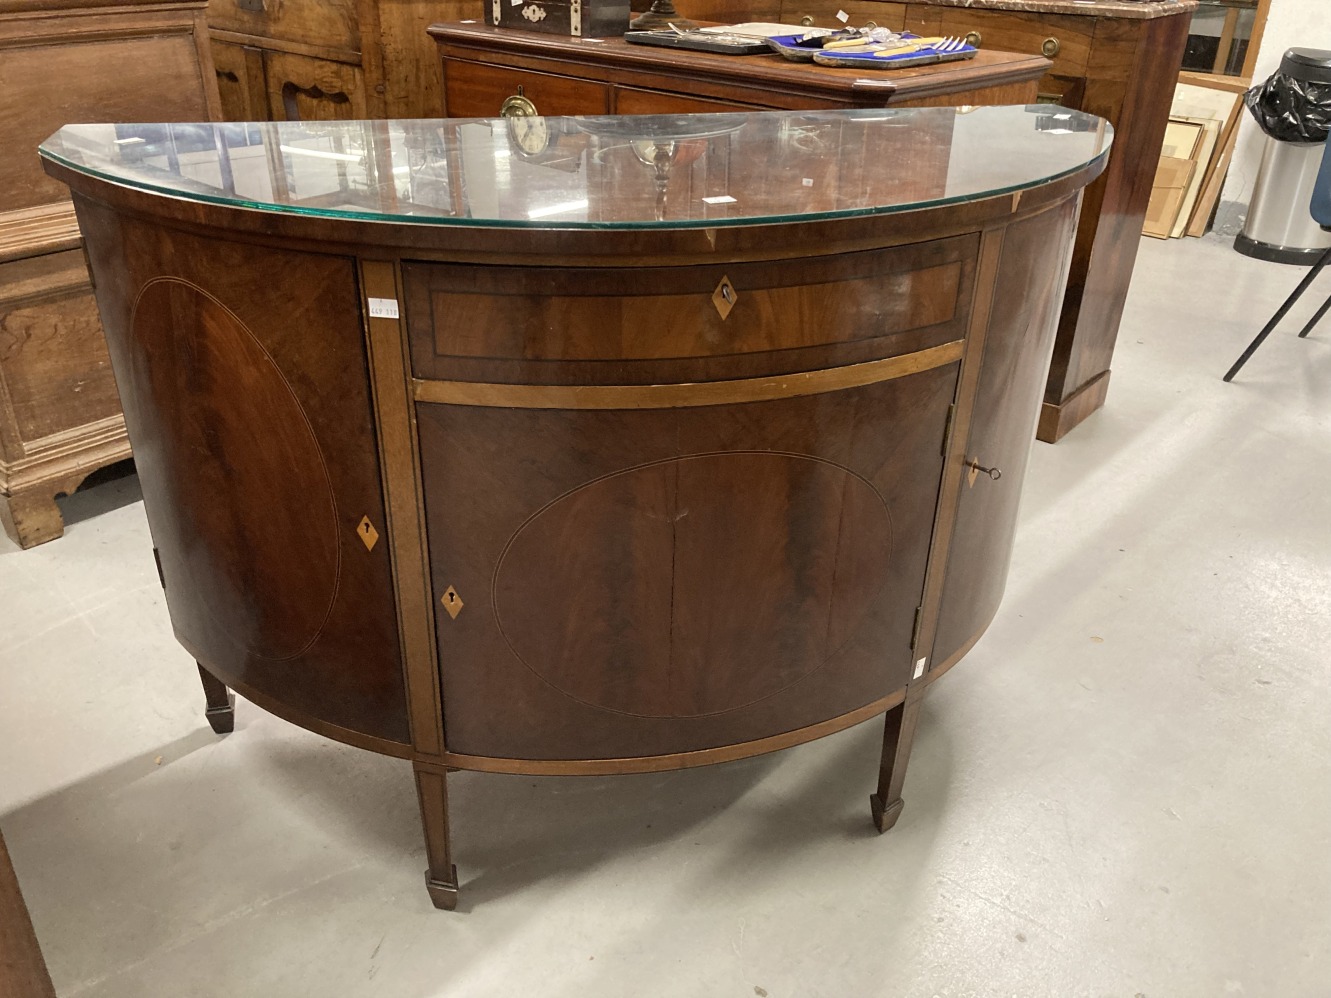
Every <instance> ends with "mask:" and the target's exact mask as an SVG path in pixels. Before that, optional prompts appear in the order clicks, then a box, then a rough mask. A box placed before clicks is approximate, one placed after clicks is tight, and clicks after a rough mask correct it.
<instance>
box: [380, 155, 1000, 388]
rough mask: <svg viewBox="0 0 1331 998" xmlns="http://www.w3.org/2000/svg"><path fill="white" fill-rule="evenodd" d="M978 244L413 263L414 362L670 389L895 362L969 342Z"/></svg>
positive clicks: (471, 375) (492, 377) (464, 371)
mask: <svg viewBox="0 0 1331 998" xmlns="http://www.w3.org/2000/svg"><path fill="white" fill-rule="evenodd" d="M637 165H638V164H635V166H637ZM640 169H641V172H642V173H643V183H644V184H645V185H647V190H648V191H650V178H649V176H648V175H647V173H646V170H645V168H640ZM975 245H976V243H975V239H974V237H967V236H963V237H957V238H954V239H949V240H946V241H942V242H935V243H930V244H927V245H922V246H902V247H894V248H892V249H884V250H873V251H868V252H863V253H849V254H844V255H841V256H834V257H825V258H819V259H814V260H808V261H801V262H799V263H789V262H784V261H782V262H769V263H733V262H732V263H731V264H729V265H727V266H726V267H724V268H722V267H715V266H699V267H650V268H642V269H637V270H633V271H630V272H627V273H626V271H625V270H623V269H622V268H619V269H613V270H601V269H593V268H585V269H584V268H569V269H560V268H514V267H474V266H453V265H446V264H429V263H409V264H405V265H404V267H403V283H404V285H405V288H406V302H407V327H408V330H409V336H410V340H411V357H412V368H413V371H414V373H415V374H416V376H418V377H421V378H427V379H435V380H443V381H473V382H482V383H485V382H505V383H523V382H527V383H534V384H598V383H612V384H613V383H618V384H663V383H669V382H691V381H709V380H725V379H728V378H742V377H750V376H753V375H755V374H761V375H769V374H783V373H789V372H795V371H802V370H810V369H813V368H816V367H819V366H823V365H839V364H854V363H860V362H863V361H867V360H875V359H879V358H882V357H891V356H896V355H898V354H900V353H907V352H910V351H913V350H917V349H923V348H926V347H931V346H938V345H940V344H943V343H948V342H951V341H954V340H959V339H962V338H963V337H964V336H965V329H966V327H965V321H966V316H967V314H968V309H969V302H970V292H969V290H968V289H969V287H970V285H971V282H972V274H973V264H972V259H973V254H974V249H975ZM722 278H727V279H728V281H729V283H730V285H731V288H732V291H731V302H732V305H733V307H732V308H730V309H728V310H727V311H728V314H724V315H723V314H722V308H721V307H719V306H718V299H717V296H718V295H719V294H720V291H719V287H720V285H721V282H722Z"/></svg>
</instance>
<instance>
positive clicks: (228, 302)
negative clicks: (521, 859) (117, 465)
mask: <svg viewBox="0 0 1331 998" xmlns="http://www.w3.org/2000/svg"><path fill="white" fill-rule="evenodd" d="M80 223H81V225H82V227H83V230H84V234H85V238H86V239H87V244H88V250H89V255H90V258H91V260H92V265H93V271H94V273H95V275H96V277H97V284H98V289H99V298H100V301H101V304H102V309H103V316H104V319H105V321H106V331H107V340H108V343H109V346H110V349H111V357H112V361H113V363H114V365H115V367H116V373H117V377H118V378H119V380H120V382H121V384H122V387H124V389H125V390H124V395H125V398H126V403H127V404H126V407H125V419H126V422H127V424H128V426H129V431H130V439H131V441H132V442H133V443H134V448H135V459H136V462H137V463H138V467H139V474H140V480H141V481H142V484H143V493H144V502H145V506H146V509H147V513H148V522H149V526H150V527H151V529H152V535H153V542H154V544H155V545H156V546H157V548H158V551H159V557H160V559H161V566H162V573H163V577H164V580H165V585H166V595H167V605H168V607H169V608H170V611H171V620H172V624H173V625H174V628H175V631H176V634H177V636H178V637H179V638H180V640H181V642H182V643H183V644H184V645H185V646H186V647H187V648H189V649H190V650H191V652H192V653H193V654H194V655H195V656H196V657H197V658H199V659H200V661H202V662H203V664H204V665H205V666H207V668H208V669H209V670H210V671H212V672H214V673H215V674H216V675H217V676H218V678H220V679H222V680H223V681H224V682H227V683H229V684H235V685H237V686H239V688H240V689H241V690H242V691H245V690H247V689H248V690H253V691H256V692H257V693H258V694H267V695H270V696H273V697H277V698H278V699H279V700H280V702H281V703H282V704H284V705H286V707H287V708H288V709H290V710H291V711H293V712H295V713H296V714H297V715H305V716H307V717H314V718H319V719H321V720H324V721H327V722H329V723H332V724H335V725H338V726H341V727H344V728H347V729H349V730H351V731H354V732H359V733H362V734H366V735H371V736H375V737H380V738H385V739H389V740H393V741H399V742H406V741H408V740H409V733H408V730H407V718H406V703H405V688H404V681H403V675H402V662H401V655H400V652H399V645H398V634H397V626H396V614H395V612H394V605H395V604H394V595H393V583H392V577H391V574H390V565H389V558H390V555H389V550H388V545H386V544H383V543H377V544H368V543H366V536H367V531H366V527H365V525H366V522H367V521H368V523H369V525H370V526H372V527H373V529H374V530H375V531H377V532H379V533H382V532H383V531H384V530H385V528H386V519H385V514H384V506H383V498H382V485H381V480H380V474H379V464H378V458H377V454H376V443H375V434H374V426H373V417H372V412H371V408H370V401H369V389H368V385H367V378H366V360H365V352H364V349H365V348H364V341H363V335H362V330H361V326H360V321H359V315H360V305H359V296H358V293H357V285H356V276H355V268H354V265H353V262H352V261H350V260H348V259H344V258H339V257H328V256H316V255H312V254H304V253H295V252H290V253H288V252H279V251H274V250H267V249H262V248H260V247H254V246H247V245H243V244H237V243H224V242H216V241H209V240H206V239H202V238H197V237H193V236H189V235H186V234H183V233H178V232H173V231H171V230H169V229H164V228H160V227H155V226H153V225H150V224H147V223H138V222H131V221H126V220H123V219H120V218H117V217H115V216H113V215H111V214H109V213H108V212H106V211H104V210H103V209H100V208H96V207H93V206H91V205H80ZM274 275H280V279H274ZM309 329H318V330H319V331H320V335H319V336H317V337H311V336H309V335H308V334H307V332H306V330H309ZM256 413H257V414H261V415H260V416H258V417H257V422H256ZM257 426H262V430H261V431H258V430H256V427H257ZM297 719H301V718H300V717H299V716H298V717H297Z"/></svg>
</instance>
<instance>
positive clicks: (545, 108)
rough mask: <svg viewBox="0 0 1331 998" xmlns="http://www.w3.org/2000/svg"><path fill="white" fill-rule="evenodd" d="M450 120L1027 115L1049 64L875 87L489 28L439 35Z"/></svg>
mask: <svg viewBox="0 0 1331 998" xmlns="http://www.w3.org/2000/svg"><path fill="white" fill-rule="evenodd" d="M430 34H431V35H433V36H434V38H435V40H436V41H437V42H438V43H439V59H440V62H441V65H442V69H443V79H444V102H443V104H442V110H443V113H444V116H445V117H450V118H462V117H485V118H493V117H497V116H498V115H499V113H500V107H501V106H502V105H503V103H504V101H505V100H506V99H507V98H508V97H513V96H519V88H521V94H520V96H524V97H526V98H527V99H528V100H530V101H531V102H532V103H533V105H534V106H535V107H536V110H537V113H539V114H543V115H577V114H682V113H693V112H708V111H756V110H769V109H791V110H814V109H819V108H824V109H832V108H843V107H883V106H885V105H888V104H891V105H900V106H908V107H909V106H916V107H918V106H924V105H930V104H953V103H968V104H1023V103H1026V102H1028V101H1033V100H1034V99H1035V90H1036V88H1035V85H1034V84H1035V81H1036V80H1037V79H1039V78H1040V77H1041V76H1042V75H1043V74H1044V72H1045V70H1046V69H1047V68H1048V65H1049V63H1048V61H1047V60H1045V59H1044V58H1042V57H1041V56H1038V55H1036V56H1030V55H1016V54H1012V53H1007V52H983V53H981V54H980V55H979V56H977V57H976V58H975V59H974V60H971V61H967V62H964V63H946V64H943V65H936V66H923V67H918V68H915V69H907V70H903V71H900V72H897V73H891V74H883V75H880V76H875V77H872V78H868V77H866V76H865V75H864V74H863V73H862V72H859V71H857V70H849V69H829V68H827V67H824V66H815V65H812V64H807V63H798V64H797V63H792V62H787V61H786V60H785V59H782V58H781V57H780V56H778V55H776V54H773V55H771V56H761V55H758V56H746V57H745V58H743V59H737V58H735V57H734V56H726V55H713V54H710V53H707V52H686V51H675V50H665V49H658V48H655V47H648V46H645V45H630V44H628V43H627V42H625V41H624V40H623V39H622V38H608V39H605V40H604V41H601V42H598V43H596V44H595V45H588V44H585V43H583V42H582V40H581V39H577V38H562V37H559V36H556V35H545V34H536V33H534V32H530V33H529V32H521V31H511V30H506V29H497V28H491V27H488V26H486V25H483V24H434V25H431V26H430Z"/></svg>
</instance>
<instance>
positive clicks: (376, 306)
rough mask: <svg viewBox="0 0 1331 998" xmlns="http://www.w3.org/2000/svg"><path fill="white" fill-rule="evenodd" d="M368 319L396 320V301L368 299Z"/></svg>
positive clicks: (392, 299)
mask: <svg viewBox="0 0 1331 998" xmlns="http://www.w3.org/2000/svg"><path fill="white" fill-rule="evenodd" d="M370 318H371V319H396V318H397V299H396V298H371V299H370Z"/></svg>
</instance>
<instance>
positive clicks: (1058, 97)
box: [1035, 92, 1063, 104]
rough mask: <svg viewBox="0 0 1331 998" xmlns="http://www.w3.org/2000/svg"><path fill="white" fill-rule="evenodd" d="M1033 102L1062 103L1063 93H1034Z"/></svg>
mask: <svg viewBox="0 0 1331 998" xmlns="http://www.w3.org/2000/svg"><path fill="white" fill-rule="evenodd" d="M1035 103H1037V104H1062V103H1063V95H1062V94H1048V93H1043V92H1042V93H1037V94H1036V95H1035Z"/></svg>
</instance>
